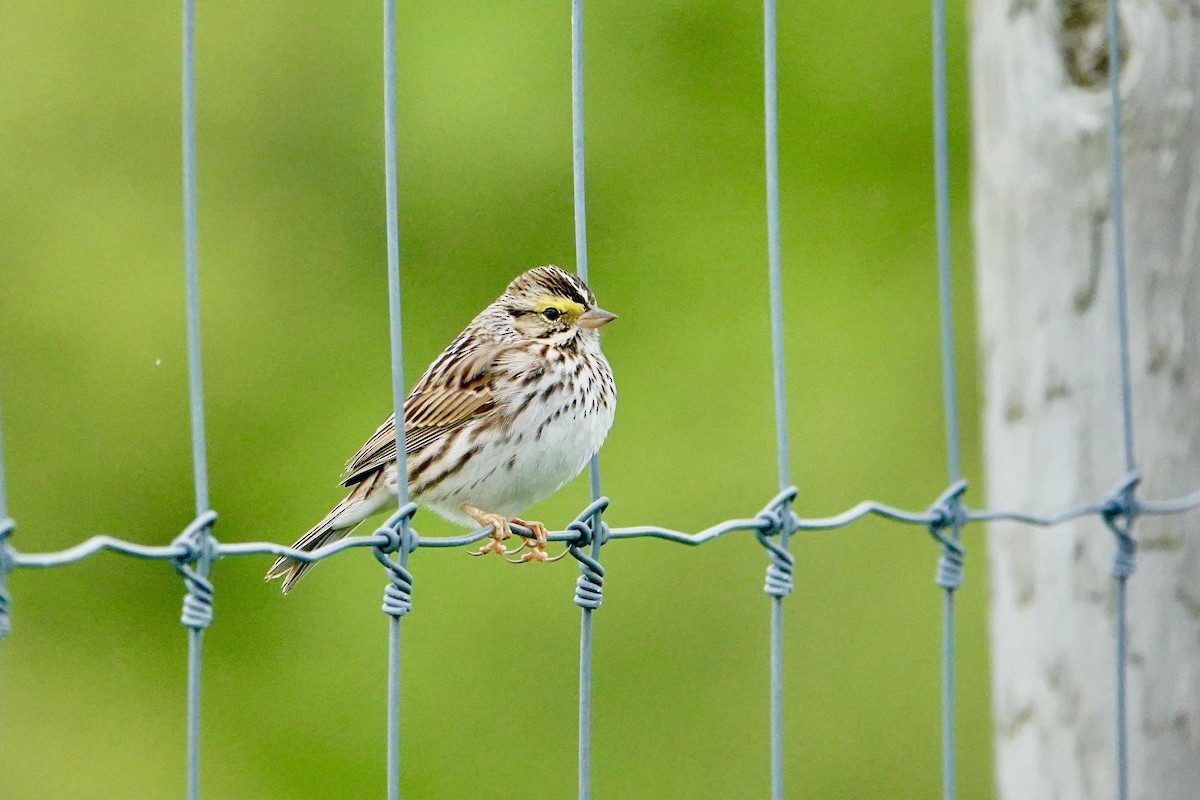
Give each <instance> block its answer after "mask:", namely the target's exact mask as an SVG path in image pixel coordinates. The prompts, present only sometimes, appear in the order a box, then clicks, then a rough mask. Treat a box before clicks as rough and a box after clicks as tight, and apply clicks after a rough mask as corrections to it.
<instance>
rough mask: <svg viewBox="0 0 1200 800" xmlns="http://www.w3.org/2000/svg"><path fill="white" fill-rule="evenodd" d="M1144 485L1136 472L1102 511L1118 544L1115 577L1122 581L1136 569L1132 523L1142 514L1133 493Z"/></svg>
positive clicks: (1108, 500)
mask: <svg viewBox="0 0 1200 800" xmlns="http://www.w3.org/2000/svg"><path fill="white" fill-rule="evenodd" d="M1141 481H1142V476H1141V475H1138V474H1137V473H1136V472H1130V473H1129V474H1127V475H1126V476H1125V477H1124V478H1123V479H1122V480H1121V482H1120V483H1119V484H1117V487H1116V488H1115V489H1113V491H1112V493H1111V494H1110V495H1109V496H1108V497H1107V498H1106V499H1105V500H1104V505H1103V507H1102V508H1101V510H1100V516H1101V517H1102V518H1103V519H1104V524H1105V525H1107V526H1108V529H1109V530H1110V531H1112V533H1113V536H1114V537H1116V540H1117V549H1116V552H1114V553H1113V563H1112V576H1113V577H1114V578H1116V579H1117V580H1119V581H1123V580H1125V579H1126V578H1128V577H1129V576H1130V575H1132V574H1133V571H1134V569H1136V567H1137V563H1136V560H1135V556H1136V553H1137V543H1136V542H1135V541H1134V540H1133V534H1132V529H1133V521H1134V519H1136V518H1137V515H1138V512H1139V511H1140V509H1139V507H1138V501H1137V497H1135V496H1134V492H1135V491H1136V490H1137V487H1138V484H1139V483H1141Z"/></svg>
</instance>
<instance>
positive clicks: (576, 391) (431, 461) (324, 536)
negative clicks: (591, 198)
mask: <svg viewBox="0 0 1200 800" xmlns="http://www.w3.org/2000/svg"><path fill="white" fill-rule="evenodd" d="M613 319H615V316H614V315H612V314H610V313H609V312H607V311H604V310H603V309H601V308H598V307H597V306H596V298H595V295H593V294H592V292H591V290H590V289H588V287H587V286H586V285H585V284H584V283H583V282H582V281H581V280H579V278H578V277H576V276H574V275H571V274H570V273H567V272H564V271H563V270H561V269H559V268H557V267H553V266H547V267H537V268H535V269H532V270H529V271H528V272H525V273H523V274H522V275H519V276H518V277H517V278H516V279H515V280H513V281H512V283H510V284H509V285H508V288H507V289H506V290H505V292H504V294H502V295H501V296H500V297H499V298H497V300H496V301H495V302H493V303H492V304H491V305H489V306H488V307H487V308H485V309H484V310H483V311H482V312H480V314H479V315H478V316H476V317H475V319H474V320H473V321H472V322H471V323H470V324H469V325H468V326H467V327H466V329H465V330H463V332H462V333H460V334H459V335H458V337H456V338H455V340H454V341H453V342H451V343H450V345H449V346H447V347H446V349H445V350H444V351H443V352H442V354H441V355H440V356H438V358H437V359H436V360H434V362H433V364H431V365H430V366H429V368H428V369H427V370H426V371H425V374H424V375H422V376H421V378H420V380H419V381H417V383H416V385H415V386H414V387H413V388H412V391H411V392H410V393H409V395H408V397H407V399H406V400H405V401H404V438H405V466H406V472H407V475H408V482H409V491H410V495H411V497H412V498H413V500H414V501H415V502H417V503H419V504H420V505H421V506H422V507H425V508H431V509H432V510H434V511H436V512H437V513H438V514H440V515H442V516H444V517H445V518H447V519H449V520H451V521H453V522H457V523H459V524H463V525H466V526H469V527H474V526H477V525H478V526H483V525H492V526H493V528H494V533H493V534H492V538H491V539H489V541H488V543H487V544H486V545H485V546H484V547H483V548H481V549H480V550H479V551H478V553H477V554H483V553H487V552H499V553H504V552H506V548H505V546H504V545H503V544H501V541H502V540H503V539H505V538H508V537H509V536H511V530H510V529H509V522H510V521H516V522H519V523H521V524H525V525H527V526H528V527H530V528H531V529H532V530H534V532H535V539H534V542H533V543H532V544H531V545H530V551H529V552H527V553H526V554H525V555H524V556H522V558H521V560H522V561H529V560H541V561H544V560H548V559H547V556H546V552H545V533H546V529H545V526H543V525H542V524H541V523H540V522H525V521H523V520H519V519H518V518H517V517H516V516H515V515H516V514H517V513H519V512H520V511H521V510H522V509H524V508H525V507H527V506H528V505H529V504H531V503H533V502H535V501H536V500H539V499H541V498H542V497H545V496H546V495H548V494H550V493H552V492H553V491H554V490H555V489H557V488H558V487H559V486H561V485H562V484H564V483H566V482H567V481H568V480H570V479H571V478H573V477H575V476H576V475H578V474H579V472H580V471H581V470H582V469H583V466H584V465H585V464H586V463H587V461H588V460H589V459H590V458H591V456H592V454H593V453H595V452H596V450H597V449H599V447H600V445H601V444H602V443H603V441H604V438H605V436H606V434H607V432H608V429H609V426H611V424H612V419H613V412H614V411H615V407H616V387H615V384H614V382H613V377H612V371H611V369H610V368H609V366H608V361H607V360H606V359H605V358H604V355H603V353H601V352H600V337H599V331H598V328H599V327H600V326H602V325H604V324H606V323H607V322H609V321H611V320H613ZM396 484H397V481H396V434H395V420H394V417H391V416H390V417H388V418H387V419H386V420H385V421H384V422H383V424H382V425H380V426H379V428H378V429H377V430H376V431H375V433H374V434H373V435H372V436H371V437H370V438H369V439H368V440H367V442H366V443H365V444H364V445H363V446H362V448H361V449H360V450H359V451H358V452H357V453H356V454H355V455H354V457H353V458H351V459H350V461H349V463H348V464H347V465H346V470H345V473H344V475H343V478H342V485H343V486H346V487H348V488H349V489H350V492H349V494H348V495H347V496H346V497H345V498H344V499H343V500H342V501H341V502H339V503H338V504H337V505H336V506H334V507H333V509H332V510H331V511H330V512H329V513H328V514H327V515H326V516H325V518H324V519H322V520H321V521H320V522H319V523H317V525H315V526H314V527H313V528H312V529H311V530H309V531H308V533H306V534H305V535H304V536H303V537H301V538H300V540H299V541H297V542H296V544H295V545H294V547H296V548H297V549H300V550H309V551H311V550H315V549H317V548H319V547H321V546H322V545H325V544H328V543H329V542H332V541H335V540H337V539H340V538H342V537H343V536H346V535H348V534H349V533H350V531H351V530H353V528H354V527H355V526H357V525H358V524H359V523H361V522H362V521H363V520H364V519H366V518H367V517H369V516H371V515H372V514H375V513H376V512H378V511H381V510H383V509H384V507H385V506H387V505H388V504H389V502H394V500H395V496H396V488H397V486H396ZM522 547H524V544H523V545H522ZM520 549H521V548H518V550H520ZM311 566H312V565H310V564H305V563H302V562H299V561H295V560H293V559H289V558H280V559H278V560H277V561H276V562H275V564H274V565H273V566H272V567H271V569H270V571H268V573H267V579H268V580H270V579H272V578H279V577H282V578H284V583H283V591H284V592H285V593H286V592H288V591H290V590H291V588H292V587H293V586H294V585H295V583H296V581H298V580H299V579H300V578H301V577H302V576H303V575H304V574H305V573H306V572H307V571H308V570H309V569H310V568H311Z"/></svg>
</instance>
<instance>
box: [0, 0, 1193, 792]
mask: <svg viewBox="0 0 1200 800" xmlns="http://www.w3.org/2000/svg"><path fill="white" fill-rule="evenodd" d="M182 11H183V41H182V100H181V110H182V144H183V212H184V213H183V219H184V262H185V276H186V293H185V295H186V320H187V352H188V377H189V408H190V416H191V426H192V453H193V477H194V483H195V499H196V516H195V518H194V519H193V520H192V521H191V522H190V523H188V524H187V525H186V526H184V528H183V529H182V530H181V531H180V533H179V534H178V535H177V536H176V537H175V538H174V539H173V540H172V541H171V543H170V544H166V545H147V544H140V543H135V542H130V541H127V540H124V539H121V538H119V537H115V536H109V535H98V536H92V537H91V538H89V539H87V540H85V541H83V542H81V543H79V544H77V545H75V546H73V547H69V548H66V549H63V550H57V551H49V552H23V551H21V550H18V549H16V548H14V547H13V545H12V541H11V535H12V533H13V532H14V530H15V524H14V523H13V521H12V520H11V518H9V516H8V507H7V497H6V486H5V473H4V458H3V450H4V448H3V437H2V426H0V638H3V637H4V636H6V635H7V634H8V633H9V631H10V619H9V616H10V612H11V607H12V602H11V596H10V593H9V591H8V586H7V578H8V576H9V575H10V574H11V573H12V572H13V571H14V570H17V569H31V570H36V569H46V568H54V567H62V566H67V565H70V564H73V563H76V562H79V561H82V560H84V559H87V558H90V557H92V556H95V555H98V554H100V553H105V552H111V553H115V554H119V555H124V556H129V557H134V558H140V559H150V560H161V561H166V562H168V563H169V564H170V565H171V566H172V567H173V568H174V569H175V570H176V571H178V572H179V574H180V575H181V577H182V579H183V583H184V587H185V589H186V596H185V601H184V612H183V615H182V622H183V624H184V625H185V626H186V627H188V629H189V650H188V684H187V715H188V716H187V732H188V737H187V796H188V798H189V800H196V798H198V796H199V737H200V664H201V652H202V651H201V645H202V641H203V639H202V637H203V632H204V629H205V628H206V627H207V626H208V624H209V623H210V622H211V621H212V618H213V611H212V597H213V587H212V583H211V582H210V580H209V578H208V573H209V569H210V567H211V565H212V564H213V562H215V561H216V560H217V559H220V558H226V557H242V556H259V555H263V556H274V557H279V556H286V557H289V558H293V559H296V560H297V561H301V562H304V563H315V562H318V561H322V560H325V559H327V558H331V557H333V556H336V555H338V554H340V553H344V552H346V551H349V550H354V549H359V548H369V549H371V551H372V552H373V555H374V556H375V558H376V559H377V560H378V561H379V562H380V564H381V565H382V566H383V568H384V570H385V574H386V576H387V578H388V584H387V585H386V588H385V599H384V607H383V610H384V611H385V612H386V613H387V614H389V616H390V617H391V620H390V628H389V653H388V710H387V714H388V725H387V731H388V733H387V796H388V798H389V800H398V798H399V797H400V788H399V787H400V749H399V748H400V710H399V703H400V627H399V624H400V618H401V617H403V616H404V615H405V614H406V613H408V611H409V610H410V608H411V591H412V575H411V573H410V572H409V571H408V567H407V562H408V555H409V554H410V553H411V552H413V551H416V550H418V549H422V548H424V549H441V548H458V547H466V546H469V545H472V544H474V543H477V542H479V541H481V540H483V539H485V538H487V537H489V536H490V535H491V534H492V533H493V529H492V527H491V526H486V527H482V528H479V529H478V530H475V531H472V532H469V533H465V534H461V535H456V536H421V535H420V534H419V533H418V532H417V531H416V529H415V528H414V527H413V525H412V520H413V517H414V515H415V513H416V512H417V510H418V509H417V506H416V505H415V504H413V503H411V502H409V499H408V491H407V483H406V481H405V480H404V476H401V478H400V481H399V486H400V489H399V490H398V494H399V497H398V509H397V510H396V511H395V512H394V513H392V514H391V516H390V517H389V518H388V519H387V520H386V521H385V522H384V523H383V524H382V525H381V526H380V527H378V528H377V529H376V530H375V532H374V533H372V534H371V535H365V536H350V537H347V538H344V539H342V540H339V541H337V542H334V543H331V544H328V545H325V546H323V547H320V548H318V549H316V550H312V551H306V550H297V549H295V548H293V547H289V546H285V545H282V544H277V543H274V542H268V541H253V542H221V541H219V540H217V539H216V538H215V537H214V536H213V534H212V527H213V525H214V523H215V521H216V518H217V516H216V513H215V512H214V511H213V510H211V508H210V507H209V498H208V477H207V465H206V456H205V452H206V444H205V435H204V408H203V388H202V377H201V364H200V311H199V302H200V292H199V282H198V256H197V227H196V225H197V223H196V140H195V66H194V65H195V36H194V15H195V0H183V4H182ZM1118 12H1119V10H1118V0H1109V5H1108V14H1109V16H1108V26H1109V28H1108V35H1109V59H1110V60H1109V63H1110V64H1113V65H1119V64H1120V48H1119V42H1118V24H1119V17H1118ZM945 15H946V8H945V0H932V18H933V47H932V51H933V75H932V85H933V120H934V181H935V189H934V195H935V222H936V228H937V274H938V289H939V301H938V302H939V317H940V323H941V353H942V358H941V364H942V388H943V403H944V410H945V425H946V453H947V472H948V475H949V484H948V486H947V487H946V489H945V490H944V491H943V492H942V493H941V494H940V495H939V496H938V497H937V498H935V499H934V501H933V502H932V503H931V504H930V505H929V506H928V507H926V508H924V509H921V510H906V509H902V508H898V507H895V506H892V505H887V504H885V503H881V502H878V501H875V500H864V501H863V502H860V503H858V504H857V505H855V506H853V507H851V508H848V509H846V510H845V511H842V512H841V513H837V514H833V515H831V516H827V517H801V516H799V515H798V514H796V513H795V511H794V510H793V508H792V506H793V503H794V501H795V499H796V496H797V489H796V487H795V486H793V485H791V480H790V476H789V469H788V441H787V412H786V381H785V379H784V355H783V330H782V318H783V305H784V304H783V297H782V288H781V283H782V281H781V273H782V270H781V263H780V262H781V256H780V242H779V239H780V236H779V231H780V223H779V178H778V121H777V119H778V116H777V115H778V112H777V105H778V99H777V89H776V80H777V78H776V55H775V51H776V31H775V2H774V0H764V2H763V33H764V42H763V47H764V50H763V56H764V69H763V90H764V126H765V133H766V142H765V154H766V165H765V176H766V189H767V229H768V258H767V261H768V275H769V286H770V295H769V299H770V308H771V334H772V353H771V355H772V374H773V386H774V395H775V423H776V439H777V448H776V456H777V462H778V472H779V491H778V493H777V494H775V496H774V497H772V498H771V499H770V500H769V501H768V502H767V503H766V504H765V505H764V506H763V507H762V508H761V509H759V510H758V511H757V512H756V513H755V514H754V515H753V516H746V517H740V518H731V519H726V520H723V521H720V522H718V523H716V524H714V525H712V526H711V527H709V528H706V529H704V530H701V531H698V532H695V533H687V532H683V531H678V530H673V529H670V528H664V527H659V526H654V525H639V526H631V527H610V526H609V525H608V524H607V523H606V522H605V521H604V519H603V515H604V513H605V512H606V511H607V510H608V508H609V505H610V502H609V499H608V498H607V497H604V496H602V495H601V494H600V478H599V468H598V464H597V461H596V459H595V458H593V459H592V461H591V464H590V476H591V478H590V485H591V495H592V500H591V502H590V503H589V504H588V505H587V506H586V507H584V508H583V509H582V510H581V511H580V512H579V514H578V515H577V516H576V517H575V519H574V520H572V521H571V523H570V524H569V525H567V526H566V527H565V528H564V529H563V530H559V531H552V532H550V534H549V537H548V538H549V540H550V541H555V542H562V543H565V544H566V545H567V547H568V550H569V551H570V552H571V554H572V555H573V556H574V557H575V558H576V559H577V560H578V561H579V562H580V569H581V572H582V574H581V576H580V578H579V581H578V586H577V589H576V594H575V602H576V603H577V604H578V605H579V606H580V607H581V610H582V616H581V634H580V697H579V752H578V766H579V797H580V799H581V800H586V798H588V797H589V796H590V783H591V775H590V737H591V708H590V697H591V635H592V631H591V615H592V612H593V611H594V610H595V609H596V608H598V607H599V605H600V600H601V585H602V582H603V573H604V570H603V567H602V566H601V565H600V563H599V560H598V557H599V548H600V546H601V545H602V544H604V543H607V542H612V541H616V540H629V539H659V540H663V541H667V542H672V543H676V544H681V545H687V546H698V545H702V544H705V543H707V542H710V541H713V540H715V539H718V538H721V537H724V536H727V535H730V534H753V535H754V536H755V538H756V539H757V540H758V542H759V543H760V544H761V545H762V546H763V547H765V548H766V549H767V551H768V554H769V557H770V561H771V565H770V566H769V568H768V571H767V585H766V587H765V588H766V591H767V593H768V594H769V595H771V598H772V615H771V652H770V668H771V680H770V706H771V711H770V720H769V724H770V732H771V756H770V765H771V797H772V798H773V800H781V798H782V797H783V763H784V760H783V739H782V720H783V716H782V686H783V678H782V675H783V669H782V605H781V603H782V599H783V597H784V596H785V595H786V594H787V593H788V592H789V591H790V590H791V585H792V583H791V582H792V566H793V557H792V555H791V553H790V552H789V551H788V549H787V548H788V537H789V536H791V535H792V534H795V533H797V532H812V533H816V532H821V531H833V530H840V529H844V528H847V527H848V526H851V525H853V524H854V523H856V522H858V521H860V520H862V519H864V518H867V517H878V518H880V519H883V520H886V521H889V522H893V523H900V524H902V525H909V526H917V527H920V528H924V529H925V530H926V531H927V532H928V533H930V534H931V535H932V538H933V540H934V542H935V543H936V544H937V545H938V546H939V548H940V552H941V556H940V560H939V568H938V577H937V581H936V583H937V584H938V585H939V586H941V587H942V589H943V590H944V606H943V636H942V656H943V658H942V678H943V681H942V685H943V697H942V735H943V740H942V741H943V747H942V794H943V798H945V800H952V799H953V798H954V796H955V763H954V739H953V729H954V728H953V724H954V683H953V677H954V675H953V667H954V647H953V645H954V640H953V628H954V616H953V592H954V591H955V590H956V589H957V588H958V585H959V584H960V583H961V578H962V576H961V568H962V557H963V550H962V546H961V544H960V538H961V532H962V530H963V528H965V527H966V526H969V525H972V524H976V523H989V522H997V521H1007V522H1012V523H1016V524H1022V525H1027V526H1033V527H1040V528H1054V527H1057V526H1061V525H1064V524H1066V523H1069V522H1073V521H1077V520H1081V519H1085V518H1096V519H1098V520H1100V521H1102V522H1103V523H1104V524H1105V525H1106V526H1107V527H1108V528H1109V530H1110V531H1112V533H1113V534H1115V535H1116V538H1117V553H1116V556H1115V558H1114V565H1113V575H1114V578H1115V580H1116V591H1117V596H1116V599H1117V621H1116V672H1117V698H1116V702H1117V715H1116V716H1117V745H1116V760H1117V774H1118V792H1117V796H1118V800H1125V798H1127V796H1128V776H1127V767H1126V763H1127V761H1126V759H1127V756H1126V749H1127V731H1126V726H1127V722H1126V713H1125V667H1126V653H1125V648H1126V644H1125V636H1126V632H1125V625H1126V622H1125V596H1124V590H1125V582H1126V580H1127V579H1128V577H1129V576H1130V575H1131V574H1132V571H1133V552H1134V543H1133V539H1132V534H1131V527H1132V523H1133V521H1134V520H1135V519H1136V518H1137V517H1139V516H1143V515H1176V514H1182V513H1185V512H1188V511H1191V510H1194V509H1196V508H1200V490H1197V491H1194V492H1192V493H1190V494H1186V495H1183V496H1180V497H1177V498H1169V499H1163V500H1147V499H1142V498H1140V497H1137V496H1136V490H1137V488H1138V484H1139V481H1140V479H1139V476H1138V473H1137V470H1136V461H1135V457H1134V449H1133V422H1132V419H1133V413H1132V382H1131V378H1130V366H1129V332H1128V319H1127V316H1128V312H1127V303H1128V301H1127V293H1126V285H1125V284H1126V262H1125V247H1124V212H1123V186H1122V168H1121V117H1120V91H1119V81H1118V80H1116V79H1114V80H1111V81H1110V91H1111V95H1110V99H1111V105H1112V109H1111V120H1110V133H1111V143H1110V147H1111V177H1112V182H1111V184H1112V185H1111V202H1112V214H1113V230H1114V253H1115V256H1114V269H1115V271H1116V276H1117V329H1118V345H1119V352H1118V359H1119V362H1120V374H1121V387H1120V388H1121V410H1122V425H1123V434H1124V442H1125V467H1126V471H1125V475H1124V477H1123V478H1122V479H1121V480H1120V481H1119V482H1118V484H1117V485H1116V486H1115V487H1114V488H1113V489H1112V491H1111V492H1109V494H1108V495H1106V496H1105V497H1103V498H1098V499H1096V500H1094V501H1092V502H1088V503H1084V504H1080V505H1074V506H1070V507H1066V508H1063V509H1061V510H1058V511H1053V512H1050V513H1045V514H1039V513H1034V512H1029V511H1024V510H1012V509H986V508H985V509H973V508H971V507H970V506H969V505H968V504H966V503H965V502H964V501H963V496H964V494H965V492H966V490H967V486H968V484H967V481H966V480H964V479H963V473H962V466H961V456H960V446H959V435H958V403H957V394H956V388H955V380H956V379H955V373H954V366H955V354H954V339H953V311H952V293H951V281H950V277H951V271H950V228H949V219H950V216H949V166H948V165H949V155H948V145H947V139H948V136H947V123H946V115H947V109H946V33H945V25H946V20H945ZM383 23H384V47H383V50H384V58H383V61H384V93H385V95H384V159H385V194H386V218H387V251H388V260H387V274H388V300H389V326H390V327H389V330H390V336H391V363H392V390H393V405H394V410H395V414H396V417H397V419H401V418H402V417H403V401H404V378H403V369H402V367H403V364H402V342H401V330H400V329H401V313H400V241H399V224H398V211H397V209H398V199H397V189H396V164H397V144H396V107H395V102H396V74H395V70H396V30H395V26H396V19H395V0H383ZM571 53H572V56H571V64H572V70H571V93H572V143H573V147H572V168H573V176H574V178H573V181H574V200H575V239H576V265H577V271H578V273H579V275H580V277H581V278H583V279H584V280H585V281H586V280H587V279H588V262H587V230H586V212H585V188H584V167H585V162H584V136H583V3H582V0H571ZM0 422H2V420H0ZM396 429H397V432H398V436H399V437H400V441H399V442H398V452H399V451H402V450H403V449H404V444H403V425H397V426H396ZM511 527H512V530H513V532H514V533H517V534H518V535H520V536H523V537H526V538H532V537H533V536H534V533H533V531H531V530H529V529H528V528H526V527H524V526H522V525H520V524H516V523H514V524H512V526H511Z"/></svg>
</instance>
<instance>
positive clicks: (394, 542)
mask: <svg viewBox="0 0 1200 800" xmlns="http://www.w3.org/2000/svg"><path fill="white" fill-rule="evenodd" d="M415 513H417V504H416V503H412V502H409V503H405V504H404V505H403V506H402V507H401V508H399V509H398V510H396V511H395V512H393V513H392V515H391V516H390V517H388V519H387V522H385V523H383V525H380V526H379V527H378V528H377V529H376V530H375V537H374V538H376V539H379V538H382V539H383V541H382V542H381V543H380V544H377V545H375V546H374V547H372V548H371V552H372V553H373V554H374V556H375V560H376V561H378V562H379V563H380V564H382V565H383V568H384V569H385V570H386V571H387V575H388V580H389V583H388V585H387V586H385V587H383V613H385V614H387V615H388V616H390V617H395V618H397V619H399V618H400V617H403V616H404V615H405V614H407V613H408V612H409V611H412V588H413V575H412V573H411V572H409V571H408V564H407V560H408V554H409V553H411V552H412V551H414V550H416V549H417V548H418V547H420V545H421V537H420V536H419V535H418V534H417V532H416V531H415V530H413V529H412V518H413V514H415ZM392 554H398V557H399V560H398V561H394V560H392V559H391V558H390V556H391V555H392Z"/></svg>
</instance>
